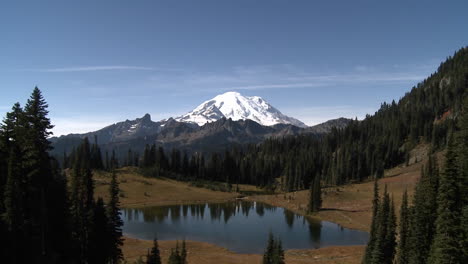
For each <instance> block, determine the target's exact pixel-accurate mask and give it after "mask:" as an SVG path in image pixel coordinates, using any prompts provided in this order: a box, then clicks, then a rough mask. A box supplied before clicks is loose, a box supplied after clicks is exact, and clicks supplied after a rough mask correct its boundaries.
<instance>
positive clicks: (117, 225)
mask: <svg viewBox="0 0 468 264" xmlns="http://www.w3.org/2000/svg"><path fill="white" fill-rule="evenodd" d="M119 193H120V189H119V184H118V183H117V176H116V174H115V171H113V172H112V180H111V183H110V186H109V196H110V200H109V204H108V205H107V218H108V219H109V230H110V242H109V243H110V262H111V263H118V262H119V261H120V260H122V258H123V255H122V250H121V248H120V247H121V246H122V244H123V240H122V226H123V222H122V219H121V218H120V208H119V206H120V202H119Z"/></svg>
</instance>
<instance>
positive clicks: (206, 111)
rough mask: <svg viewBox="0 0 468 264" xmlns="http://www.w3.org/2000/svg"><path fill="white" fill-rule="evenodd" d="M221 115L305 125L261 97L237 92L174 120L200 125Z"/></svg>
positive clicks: (209, 102)
mask: <svg viewBox="0 0 468 264" xmlns="http://www.w3.org/2000/svg"><path fill="white" fill-rule="evenodd" d="M223 117H225V118H227V119H229V118H231V119H232V120H234V121H237V120H246V119H250V120H253V121H255V122H257V123H259V124H261V125H264V126H272V125H276V124H291V125H295V126H298V127H307V126H306V125H305V124H304V123H302V122H301V121H299V120H297V119H295V118H292V117H289V116H286V115H284V114H282V113H281V112H280V111H279V110H278V109H276V108H274V107H273V106H271V105H270V104H269V103H268V102H267V101H265V100H264V99H262V98H261V97H258V96H243V95H241V94H240V93H238V92H227V93H224V94H220V95H218V96H216V97H214V98H213V99H211V100H208V101H205V102H203V103H202V104H201V105H199V106H198V107H197V108H195V109H194V110H193V111H191V112H189V113H187V114H185V115H182V116H180V117H177V118H175V120H177V121H179V122H187V123H196V124H198V125H199V126H202V125H204V124H206V123H210V122H214V121H217V120H219V119H221V118H223Z"/></svg>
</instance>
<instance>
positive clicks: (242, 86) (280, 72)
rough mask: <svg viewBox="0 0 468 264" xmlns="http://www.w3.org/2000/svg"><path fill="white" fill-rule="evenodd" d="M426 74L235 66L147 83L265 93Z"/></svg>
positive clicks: (381, 81) (179, 89)
mask: <svg viewBox="0 0 468 264" xmlns="http://www.w3.org/2000/svg"><path fill="white" fill-rule="evenodd" d="M426 76H427V72H424V71H421V70H414V71H395V70H394V69H387V70H381V69H380V70H379V69H378V68H372V67H369V66H357V67H356V68H352V69H350V70H349V71H347V72H334V73H317V72H314V71H310V70H305V69H301V68H299V67H294V66H292V65H288V64H286V65H276V66H272V65H267V66H252V67H235V68H232V69H231V70H225V71H222V72H196V73H193V72H192V73H188V74H180V75H177V76H170V77H169V78H168V77H165V76H161V75H158V76H153V77H152V78H150V80H149V82H150V83H153V84H154V85H155V86H158V87H164V88H166V89H171V90H172V92H175V93H178V92H184V93H190V92H192V93H195V92H197V93H198V92H224V91H229V90H268V89H298V88H300V89H301V88H321V87H330V86H340V87H351V86H356V85H369V84H376V85H383V84H392V83H394V84H402V83H403V84H404V83H411V84H415V82H418V81H422V80H423V79H424V78H425V77H426Z"/></svg>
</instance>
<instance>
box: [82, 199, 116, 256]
mask: <svg viewBox="0 0 468 264" xmlns="http://www.w3.org/2000/svg"><path fill="white" fill-rule="evenodd" d="M90 220H91V221H90V222H91V223H90V230H89V238H88V239H89V252H88V262H89V263H107V262H108V261H109V260H110V254H111V252H110V243H109V242H110V241H109V238H110V234H109V233H110V232H109V231H110V230H109V226H108V219H107V215H106V209H105V205H104V201H103V200H102V198H99V199H98V200H97V201H96V204H95V206H94V209H93V212H92V216H91V219H90Z"/></svg>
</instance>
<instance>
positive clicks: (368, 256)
mask: <svg viewBox="0 0 468 264" xmlns="http://www.w3.org/2000/svg"><path fill="white" fill-rule="evenodd" d="M378 210H379V185H378V179H377V178H375V180H374V198H373V200H372V223H371V230H370V234H369V242H368V243H367V247H366V251H365V253H364V257H363V260H362V263H365V264H367V263H371V261H372V252H373V251H374V247H375V241H376V239H377V229H378V222H377V213H378Z"/></svg>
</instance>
